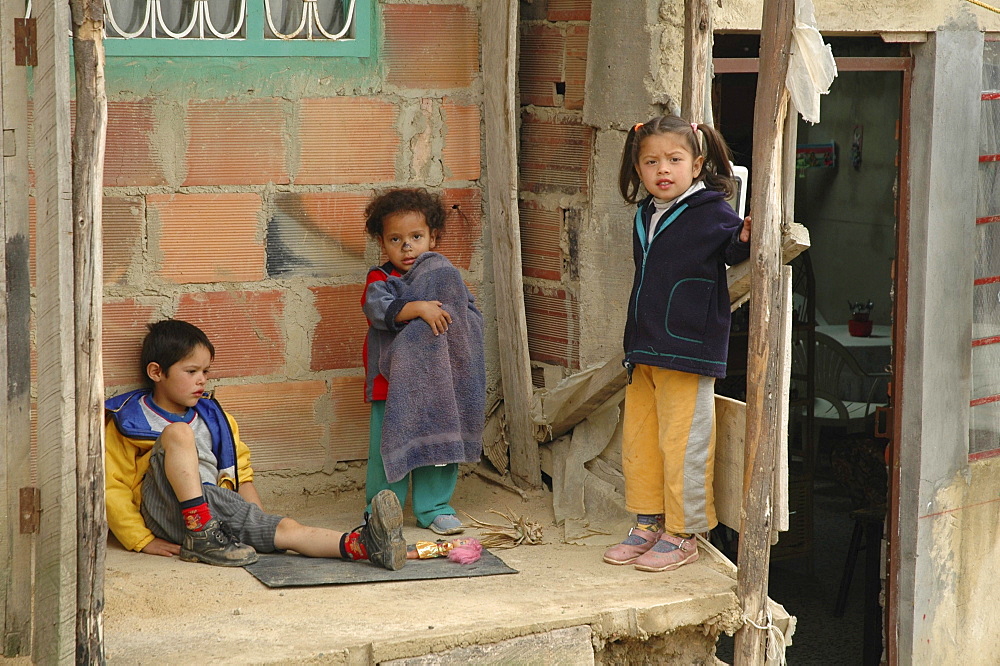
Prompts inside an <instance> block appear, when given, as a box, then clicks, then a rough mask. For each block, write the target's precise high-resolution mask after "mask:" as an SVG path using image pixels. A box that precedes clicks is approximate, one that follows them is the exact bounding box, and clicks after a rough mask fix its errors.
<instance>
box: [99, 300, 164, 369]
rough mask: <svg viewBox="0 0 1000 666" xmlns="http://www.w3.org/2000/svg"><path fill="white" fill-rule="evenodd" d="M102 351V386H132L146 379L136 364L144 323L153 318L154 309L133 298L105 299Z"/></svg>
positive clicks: (143, 335)
mask: <svg viewBox="0 0 1000 666" xmlns="http://www.w3.org/2000/svg"><path fill="white" fill-rule="evenodd" d="M101 312H102V316H103V326H102V330H101V333H102V336H103V340H102V344H101V350H102V353H103V355H104V385H105V386H107V387H114V386H121V387H123V388H124V387H125V386H126V385H133V384H138V383H142V382H144V381H145V374H144V373H143V371H142V368H140V367H139V363H140V352H141V351H142V340H143V338H145V337H146V332H147V330H148V329H147V328H146V324H148V323H150V322H151V321H153V316H154V308H153V306H151V305H143V304H142V303H139V302H138V301H136V300H135V299H133V298H126V299H105V300H104V305H103V307H102V309H101Z"/></svg>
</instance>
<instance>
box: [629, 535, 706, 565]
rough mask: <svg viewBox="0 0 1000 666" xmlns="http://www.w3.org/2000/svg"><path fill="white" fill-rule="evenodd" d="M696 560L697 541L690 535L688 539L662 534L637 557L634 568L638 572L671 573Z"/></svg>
mask: <svg viewBox="0 0 1000 666" xmlns="http://www.w3.org/2000/svg"><path fill="white" fill-rule="evenodd" d="M697 559H698V541H697V538H696V537H695V536H694V535H693V534H692V535H691V536H690V537H688V538H686V539H685V538H684V537H679V536H675V535H673V534H664V535H663V536H661V537H660V540H659V541H657V542H656V545H654V546H653V547H652V548H650V549H649V550H648V551H646V552H645V553H643V554H642V555H640V556H639V558H638V559H637V560H636V561H635V568H636V569H638V570H639V571H673V570H674V569H676V568H677V567H679V566H681V565H684V564H690V563H691V562H694V561H695V560H697Z"/></svg>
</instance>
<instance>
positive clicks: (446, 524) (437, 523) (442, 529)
mask: <svg viewBox="0 0 1000 666" xmlns="http://www.w3.org/2000/svg"><path fill="white" fill-rule="evenodd" d="M427 529H429V530H430V531H431V532H434V533H435V534H444V535H448V534H461V533H462V532H464V531H465V526H464V525H462V521H461V520H459V519H458V517H457V516H454V515H452V514H450V513H449V514H441V515H440V516H436V517H435V518H434V520H433V522H431V524H430V525H428V526H427Z"/></svg>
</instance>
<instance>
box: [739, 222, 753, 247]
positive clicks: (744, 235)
mask: <svg viewBox="0 0 1000 666" xmlns="http://www.w3.org/2000/svg"><path fill="white" fill-rule="evenodd" d="M750 225H751V220H750V216H749V215H747V216H746V217H744V218H743V228H742V229H740V242H741V243H749V242H750Z"/></svg>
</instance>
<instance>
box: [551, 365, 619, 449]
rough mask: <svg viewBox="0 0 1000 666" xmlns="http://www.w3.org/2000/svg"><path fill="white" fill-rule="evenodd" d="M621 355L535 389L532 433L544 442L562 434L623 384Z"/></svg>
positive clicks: (601, 403)
mask: <svg viewBox="0 0 1000 666" xmlns="http://www.w3.org/2000/svg"><path fill="white" fill-rule="evenodd" d="M625 380H626V372H625V367H624V366H623V365H622V359H621V358H617V357H616V358H612V359H610V360H608V361H605V362H604V363H602V364H600V365H595V366H592V367H590V368H587V369H586V370H583V371H582V372H578V373H576V374H575V375H572V376H570V377H567V378H566V379H564V380H563V381H561V382H559V384H557V385H556V386H554V387H553V388H551V389H540V390H539V391H537V393H536V397H537V399H538V400H539V401H540V403H541V409H540V410H535V412H536V416H535V420H534V423H535V426H536V429H535V437H536V438H537V440H538V441H539V442H548V441H550V440H553V439H556V438H557V437H561V436H562V435H565V434H566V433H567V432H569V431H570V430H572V429H573V427H574V426H575V425H576V424H578V423H579V422H580V421H583V420H584V419H585V418H587V417H588V416H590V414H591V413H592V412H593V411H594V410H595V409H597V408H598V407H600V406H601V405H603V404H604V403H605V402H607V400H608V399H609V398H611V396H613V395H614V394H615V393H617V392H618V391H620V390H622V389H623V388H625Z"/></svg>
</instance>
